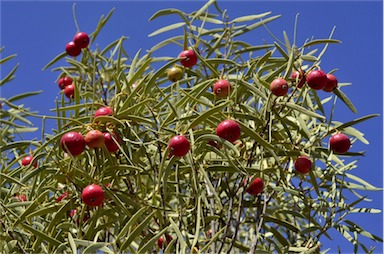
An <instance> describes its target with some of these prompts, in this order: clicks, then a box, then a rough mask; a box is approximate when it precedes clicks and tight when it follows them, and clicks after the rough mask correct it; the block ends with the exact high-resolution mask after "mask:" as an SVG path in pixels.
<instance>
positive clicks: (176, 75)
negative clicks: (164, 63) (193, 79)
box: [167, 66, 184, 82]
mask: <svg viewBox="0 0 384 254" xmlns="http://www.w3.org/2000/svg"><path fill="white" fill-rule="evenodd" d="M183 76H184V71H183V69H181V68H180V67H178V66H174V67H172V68H171V69H169V70H168V72H167V77H168V79H169V80H170V81H172V82H176V81H178V80H180V79H182V78H183Z"/></svg>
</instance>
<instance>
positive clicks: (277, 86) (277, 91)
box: [269, 78, 288, 96]
mask: <svg viewBox="0 0 384 254" xmlns="http://www.w3.org/2000/svg"><path fill="white" fill-rule="evenodd" d="M269 90H270V91H271V92H272V93H273V94H274V95H276V96H284V95H286V94H287V92H288V83H287V81H286V80H285V79H283V78H277V79H275V80H273V81H272V82H271V84H270V86H269Z"/></svg>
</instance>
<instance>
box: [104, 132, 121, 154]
mask: <svg viewBox="0 0 384 254" xmlns="http://www.w3.org/2000/svg"><path fill="white" fill-rule="evenodd" d="M103 135H104V139H105V146H106V147H107V150H108V151H109V152H110V153H114V152H117V151H118V150H119V146H118V145H117V143H116V141H117V142H118V143H119V144H121V139H120V137H119V136H117V135H116V133H114V132H112V135H111V133H109V132H104V133H103ZM115 140H116V141H115Z"/></svg>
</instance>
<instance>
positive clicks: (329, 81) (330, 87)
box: [323, 74, 338, 92]
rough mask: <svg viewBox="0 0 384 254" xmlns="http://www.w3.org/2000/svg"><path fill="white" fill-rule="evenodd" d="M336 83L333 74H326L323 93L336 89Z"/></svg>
mask: <svg viewBox="0 0 384 254" xmlns="http://www.w3.org/2000/svg"><path fill="white" fill-rule="evenodd" d="M337 84H338V81H337V78H336V77H335V76H334V75H333V74H327V84H326V85H325V87H324V88H323V91H325V92H332V91H333V90H334V89H335V88H336V87H337Z"/></svg>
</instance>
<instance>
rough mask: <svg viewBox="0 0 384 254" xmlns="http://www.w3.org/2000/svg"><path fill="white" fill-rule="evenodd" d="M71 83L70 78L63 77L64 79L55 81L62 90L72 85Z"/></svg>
mask: <svg viewBox="0 0 384 254" xmlns="http://www.w3.org/2000/svg"><path fill="white" fill-rule="evenodd" d="M72 81H73V80H72V79H71V78H70V77H64V78H60V79H59V80H58V81H57V84H58V85H59V88H60V89H61V90H63V89H64V88H65V87H66V86H69V85H70V84H72Z"/></svg>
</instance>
